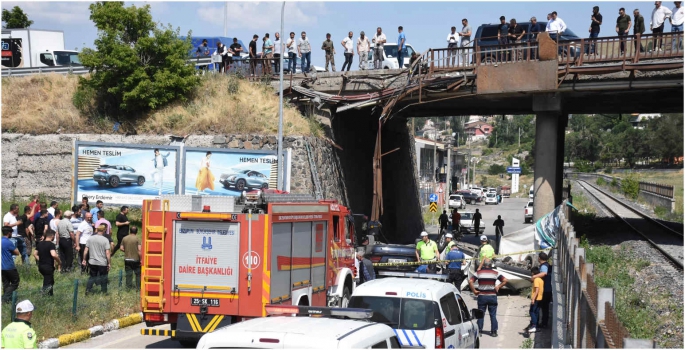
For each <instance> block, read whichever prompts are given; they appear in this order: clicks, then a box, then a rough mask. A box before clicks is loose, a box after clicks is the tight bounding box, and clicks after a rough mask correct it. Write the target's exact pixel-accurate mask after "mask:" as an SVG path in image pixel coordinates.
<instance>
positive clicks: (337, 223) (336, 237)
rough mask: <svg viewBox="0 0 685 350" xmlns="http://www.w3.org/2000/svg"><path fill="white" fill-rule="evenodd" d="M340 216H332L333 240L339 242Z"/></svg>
mask: <svg viewBox="0 0 685 350" xmlns="http://www.w3.org/2000/svg"><path fill="white" fill-rule="evenodd" d="M339 229H340V217H339V216H337V215H334V216H333V240H334V241H336V242H340V231H338V230H339Z"/></svg>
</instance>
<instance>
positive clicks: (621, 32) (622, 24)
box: [616, 7, 633, 55]
mask: <svg viewBox="0 0 685 350" xmlns="http://www.w3.org/2000/svg"><path fill="white" fill-rule="evenodd" d="M632 25H633V22H632V21H631V20H630V16H628V15H626V9H624V8H623V7H621V8H620V9H619V10H618V18H617V19H616V34H618V36H619V37H620V38H621V44H620V47H621V55H623V53H624V52H625V50H626V39H625V37H626V36H628V33H629V32H630V27H631V26H632Z"/></svg>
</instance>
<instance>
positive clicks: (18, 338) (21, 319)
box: [2, 300, 38, 349]
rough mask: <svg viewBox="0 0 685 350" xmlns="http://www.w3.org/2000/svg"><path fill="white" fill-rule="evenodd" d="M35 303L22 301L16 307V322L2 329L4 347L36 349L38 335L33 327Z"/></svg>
mask: <svg viewBox="0 0 685 350" xmlns="http://www.w3.org/2000/svg"><path fill="white" fill-rule="evenodd" d="M33 310H34V307H33V304H31V302H30V301H28V300H23V301H20V302H19V303H18V304H17V307H16V308H15V311H16V312H17V315H16V317H15V319H14V322H12V323H10V324H8V325H7V327H5V329H3V330H2V347H3V348H5V349H34V348H37V347H38V346H37V344H36V342H37V341H38V335H37V334H36V331H35V330H33V328H31V317H32V316H33Z"/></svg>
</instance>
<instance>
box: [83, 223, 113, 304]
mask: <svg viewBox="0 0 685 350" xmlns="http://www.w3.org/2000/svg"><path fill="white" fill-rule="evenodd" d="M96 232H97V234H96V235H94V236H92V237H90V239H88V242H87V243H86V249H85V254H87V255H88V256H89V258H88V265H89V266H90V278H88V282H87V283H86V295H88V294H92V293H93V284H99V285H100V290H101V291H102V293H107V283H108V282H109V281H108V274H109V269H110V267H111V253H110V249H111V246H110V243H109V240H108V239H107V238H105V236H103V235H104V234H105V227H104V226H100V227H98V228H97V231H96ZM81 265H84V266H85V265H86V260H85V259H84V260H82V261H81Z"/></svg>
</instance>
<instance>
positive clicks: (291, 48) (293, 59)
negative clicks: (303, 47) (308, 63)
mask: <svg viewBox="0 0 685 350" xmlns="http://www.w3.org/2000/svg"><path fill="white" fill-rule="evenodd" d="M285 49H286V50H288V71H289V72H290V74H295V69H296V67H295V64H296V63H297V52H296V51H295V50H296V49H297V43H295V32H290V38H288V40H287V41H286V42H285Z"/></svg>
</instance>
